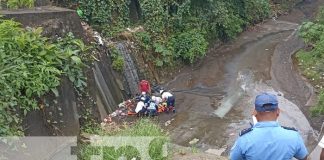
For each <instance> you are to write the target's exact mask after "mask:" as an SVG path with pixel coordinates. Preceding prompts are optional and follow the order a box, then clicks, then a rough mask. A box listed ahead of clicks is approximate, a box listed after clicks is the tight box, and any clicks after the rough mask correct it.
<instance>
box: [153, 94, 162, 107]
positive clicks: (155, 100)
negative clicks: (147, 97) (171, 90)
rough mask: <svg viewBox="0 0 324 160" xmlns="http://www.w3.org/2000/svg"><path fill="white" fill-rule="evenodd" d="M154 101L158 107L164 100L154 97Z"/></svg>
mask: <svg viewBox="0 0 324 160" xmlns="http://www.w3.org/2000/svg"><path fill="white" fill-rule="evenodd" d="M152 101H154V102H155V104H156V105H159V104H160V103H161V102H162V98H161V97H156V96H152Z"/></svg>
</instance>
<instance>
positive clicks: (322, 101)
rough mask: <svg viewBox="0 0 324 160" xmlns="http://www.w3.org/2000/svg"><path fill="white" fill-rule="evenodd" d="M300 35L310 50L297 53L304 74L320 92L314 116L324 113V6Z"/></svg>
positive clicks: (305, 23)
mask: <svg viewBox="0 0 324 160" xmlns="http://www.w3.org/2000/svg"><path fill="white" fill-rule="evenodd" d="M299 35H300V37H302V38H303V40H304V41H305V43H306V44H307V46H308V48H309V49H308V50H302V51H299V52H298V53H297V55H296V57H297V59H298V62H299V66H300V68H301V69H302V71H303V74H304V75H305V76H306V77H307V78H309V79H310V82H311V83H312V84H313V85H314V86H315V89H316V91H317V92H318V93H319V94H318V103H317V105H316V106H314V107H313V108H312V109H311V113H312V115H313V116H316V115H324V8H323V7H322V8H321V9H320V12H318V15H317V17H316V19H315V21H314V22H304V23H303V24H302V25H301V27H300V29H299Z"/></svg>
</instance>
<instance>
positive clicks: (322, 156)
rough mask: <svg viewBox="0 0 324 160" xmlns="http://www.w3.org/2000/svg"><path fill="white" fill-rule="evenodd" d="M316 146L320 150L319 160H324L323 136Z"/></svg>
mask: <svg viewBox="0 0 324 160" xmlns="http://www.w3.org/2000/svg"><path fill="white" fill-rule="evenodd" d="M318 146H319V147H321V148H322V152H321V155H320V160H324V136H323V137H322V139H321V141H320V142H319V143H318Z"/></svg>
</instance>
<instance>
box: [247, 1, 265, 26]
mask: <svg viewBox="0 0 324 160" xmlns="http://www.w3.org/2000/svg"><path fill="white" fill-rule="evenodd" d="M244 4H245V6H244V12H245V15H244V18H246V19H247V21H248V22H251V23H257V22H259V21H262V20H264V19H266V18H268V16H269V14H270V4H269V1H268V0H258V1H256V0H245V1H244Z"/></svg>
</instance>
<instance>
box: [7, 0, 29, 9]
mask: <svg viewBox="0 0 324 160" xmlns="http://www.w3.org/2000/svg"><path fill="white" fill-rule="evenodd" d="M5 2H6V3H7V6H8V8H10V9H18V8H32V7H34V3H35V0H7V1H5Z"/></svg>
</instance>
